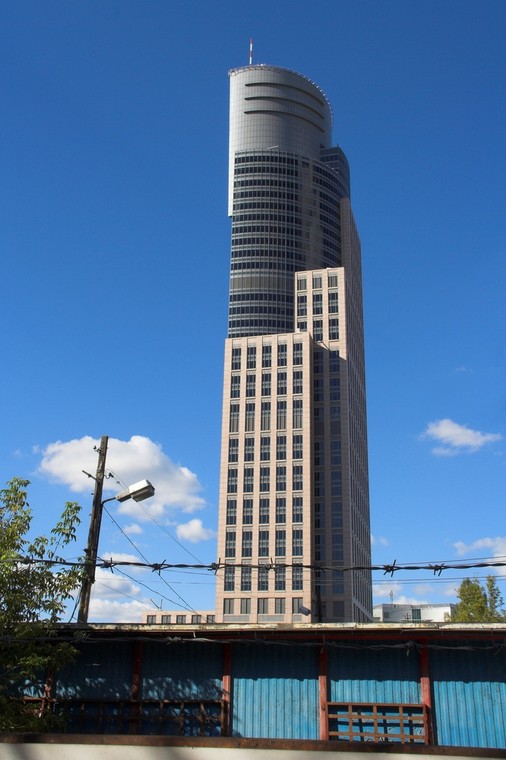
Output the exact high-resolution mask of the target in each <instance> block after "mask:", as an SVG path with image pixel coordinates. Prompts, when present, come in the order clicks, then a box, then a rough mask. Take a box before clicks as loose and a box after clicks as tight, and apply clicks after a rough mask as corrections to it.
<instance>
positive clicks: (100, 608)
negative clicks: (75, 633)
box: [89, 595, 153, 623]
mask: <svg viewBox="0 0 506 760" xmlns="http://www.w3.org/2000/svg"><path fill="white" fill-rule="evenodd" d="M152 607H153V605H152V604H150V603H149V602H142V601H137V600H136V599H132V600H129V601H126V602H120V601H117V600H114V599H105V598H104V597H103V595H102V596H101V597H100V598H96V597H95V598H93V597H92V599H91V602H90V614H89V619H90V620H93V621H95V622H97V623H140V622H141V618H142V613H143V612H145V611H146V610H149V609H151V608H152Z"/></svg>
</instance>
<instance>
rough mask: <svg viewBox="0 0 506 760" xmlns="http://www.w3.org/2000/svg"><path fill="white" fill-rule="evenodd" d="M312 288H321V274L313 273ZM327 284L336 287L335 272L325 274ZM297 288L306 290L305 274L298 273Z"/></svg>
mask: <svg viewBox="0 0 506 760" xmlns="http://www.w3.org/2000/svg"><path fill="white" fill-rule="evenodd" d="M312 284H313V290H321V288H322V285H323V275H321V274H314V275H313V277H312ZM327 284H328V287H329V288H337V286H338V275H337V274H336V272H329V273H328V274H327ZM297 290H307V276H306V275H300V277H297Z"/></svg>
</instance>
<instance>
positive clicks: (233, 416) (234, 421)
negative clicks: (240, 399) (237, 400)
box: [229, 404, 239, 433]
mask: <svg viewBox="0 0 506 760" xmlns="http://www.w3.org/2000/svg"><path fill="white" fill-rule="evenodd" d="M229 431H230V432H231V433H237V432H238V431H239V404H230V424H229Z"/></svg>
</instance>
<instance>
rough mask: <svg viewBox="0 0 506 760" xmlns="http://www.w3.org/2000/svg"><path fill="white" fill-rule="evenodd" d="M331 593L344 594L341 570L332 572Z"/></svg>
mask: <svg viewBox="0 0 506 760" xmlns="http://www.w3.org/2000/svg"><path fill="white" fill-rule="evenodd" d="M332 593H333V594H344V573H343V571H342V570H332Z"/></svg>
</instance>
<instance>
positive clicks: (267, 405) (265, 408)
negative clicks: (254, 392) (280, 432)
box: [260, 401, 271, 430]
mask: <svg viewBox="0 0 506 760" xmlns="http://www.w3.org/2000/svg"><path fill="white" fill-rule="evenodd" d="M270 427H271V402H270V401H262V407H261V415H260V429H261V430H270Z"/></svg>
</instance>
